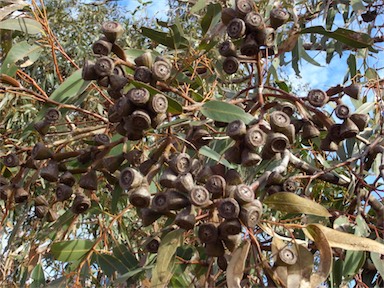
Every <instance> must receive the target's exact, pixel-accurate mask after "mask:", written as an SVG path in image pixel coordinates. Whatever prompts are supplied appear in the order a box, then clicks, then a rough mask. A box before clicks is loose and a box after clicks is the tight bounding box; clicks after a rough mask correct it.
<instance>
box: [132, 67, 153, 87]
mask: <svg viewBox="0 0 384 288" xmlns="http://www.w3.org/2000/svg"><path fill="white" fill-rule="evenodd" d="M133 78H134V79H135V80H136V81H140V82H144V83H149V82H151V81H152V71H151V69H149V68H148V67H146V66H139V67H136V69H135V74H134V75H133Z"/></svg>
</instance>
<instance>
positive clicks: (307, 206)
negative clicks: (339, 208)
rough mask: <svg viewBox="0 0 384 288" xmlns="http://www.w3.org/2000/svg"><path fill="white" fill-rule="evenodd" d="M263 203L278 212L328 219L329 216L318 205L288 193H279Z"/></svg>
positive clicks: (326, 211)
mask: <svg viewBox="0 0 384 288" xmlns="http://www.w3.org/2000/svg"><path fill="white" fill-rule="evenodd" d="M264 203H265V204H267V205H268V206H270V207H271V208H274V209H276V210H279V211H283V212H288V213H304V214H311V215H318V216H323V217H330V216H331V214H330V213H329V212H328V210H327V209H326V208H324V207H323V206H321V205H320V204H318V203H316V202H314V201H312V200H309V199H306V198H303V197H300V196H298V195H296V194H294V193H290V192H279V193H276V194H273V195H271V196H269V197H267V198H266V199H265V200H264Z"/></svg>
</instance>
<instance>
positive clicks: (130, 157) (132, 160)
mask: <svg viewBox="0 0 384 288" xmlns="http://www.w3.org/2000/svg"><path fill="white" fill-rule="evenodd" d="M124 157H125V159H126V160H127V163H128V164H130V165H132V166H138V165H140V164H141V163H142V162H143V161H144V154H143V151H140V150H138V149H136V148H134V149H132V150H131V151H129V152H128V153H125V154H124Z"/></svg>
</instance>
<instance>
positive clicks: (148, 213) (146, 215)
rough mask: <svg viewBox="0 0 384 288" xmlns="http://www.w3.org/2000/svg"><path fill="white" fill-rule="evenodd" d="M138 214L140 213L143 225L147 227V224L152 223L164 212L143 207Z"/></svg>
mask: <svg viewBox="0 0 384 288" xmlns="http://www.w3.org/2000/svg"><path fill="white" fill-rule="evenodd" d="M138 215H139V217H140V219H141V221H142V222H143V226H144V227H146V226H149V225H151V224H152V223H153V222H155V221H156V220H157V219H159V218H160V217H161V215H162V214H161V213H159V212H156V211H155V210H153V209H151V208H141V209H140V210H139V211H138Z"/></svg>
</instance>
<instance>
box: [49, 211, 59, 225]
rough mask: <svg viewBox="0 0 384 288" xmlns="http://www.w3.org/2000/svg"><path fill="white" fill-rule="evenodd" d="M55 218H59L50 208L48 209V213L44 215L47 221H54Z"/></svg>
mask: <svg viewBox="0 0 384 288" xmlns="http://www.w3.org/2000/svg"><path fill="white" fill-rule="evenodd" d="M57 218H59V216H58V215H57V213H56V212H55V211H54V210H52V209H48V213H47V215H46V219H47V221H48V222H55V221H56V220H57Z"/></svg>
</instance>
